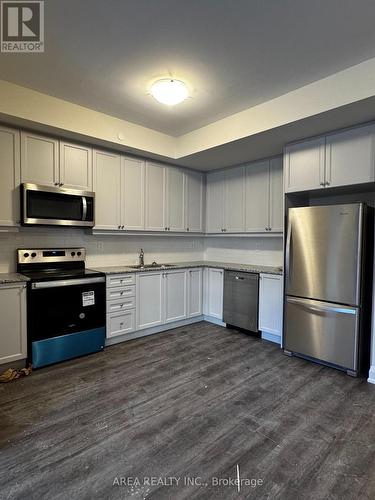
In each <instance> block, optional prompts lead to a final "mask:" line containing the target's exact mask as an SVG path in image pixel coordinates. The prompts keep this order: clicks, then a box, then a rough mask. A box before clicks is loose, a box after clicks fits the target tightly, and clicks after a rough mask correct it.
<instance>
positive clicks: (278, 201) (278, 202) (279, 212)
mask: <svg viewBox="0 0 375 500" xmlns="http://www.w3.org/2000/svg"><path fill="white" fill-rule="evenodd" d="M283 197H284V192H283V159H282V158H281V157H279V158H272V159H271V160H270V208H269V213H270V221H269V227H270V231H272V232H275V233H277V232H282V230H283V226H284V223H283V222H284V207H283Z"/></svg>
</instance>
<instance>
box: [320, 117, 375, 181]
mask: <svg viewBox="0 0 375 500" xmlns="http://www.w3.org/2000/svg"><path fill="white" fill-rule="evenodd" d="M374 140H375V127H374V125H369V126H366V127H359V128H355V129H351V130H345V131H343V132H338V133H337V134H332V135H328V136H327V137H326V180H325V181H326V186H327V187H335V186H347V185H350V184H361V183H365V182H374V180H375V176H374V164H375V162H374Z"/></svg>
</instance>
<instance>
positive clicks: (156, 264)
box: [128, 262, 173, 269]
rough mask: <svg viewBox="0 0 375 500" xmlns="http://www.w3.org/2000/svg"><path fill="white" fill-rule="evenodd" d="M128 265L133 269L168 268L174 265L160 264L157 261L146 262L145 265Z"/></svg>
mask: <svg viewBox="0 0 375 500" xmlns="http://www.w3.org/2000/svg"><path fill="white" fill-rule="evenodd" d="M128 267H130V268H131V269H166V268H168V267H173V264H158V263H157V262H153V263H152V264H145V265H144V266H141V265H140V264H136V265H134V266H128Z"/></svg>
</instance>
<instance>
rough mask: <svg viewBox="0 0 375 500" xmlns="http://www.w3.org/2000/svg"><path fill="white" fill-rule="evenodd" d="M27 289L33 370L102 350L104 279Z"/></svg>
mask: <svg viewBox="0 0 375 500" xmlns="http://www.w3.org/2000/svg"><path fill="white" fill-rule="evenodd" d="M28 286H29V288H28V297H27V312H28V318H27V323H28V357H29V359H30V361H31V362H32V365H33V367H34V368H40V367H42V366H46V365H50V364H53V363H57V362H59V361H65V360H67V359H72V358H75V357H77V356H83V355H85V354H91V353H93V352H98V351H100V350H102V349H103V347H104V341H105V320H106V313H105V300H106V297H105V277H104V276H101V277H92V278H82V279H67V280H54V281H40V282H33V283H31V284H30V283H29V285H28Z"/></svg>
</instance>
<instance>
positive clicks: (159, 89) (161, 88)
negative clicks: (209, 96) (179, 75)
mask: <svg viewBox="0 0 375 500" xmlns="http://www.w3.org/2000/svg"><path fill="white" fill-rule="evenodd" d="M150 93H151V95H152V97H154V98H155V99H156V100H157V101H158V102H161V103H162V104H166V105H167V106H174V105H175V104H179V103H180V102H182V101H184V100H185V99H187V97H189V91H188V89H187V87H186V85H185V83H184V82H182V81H181V80H174V79H173V78H163V79H162V80H157V81H156V82H154V83H153V84H152V85H151V89H150Z"/></svg>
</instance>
